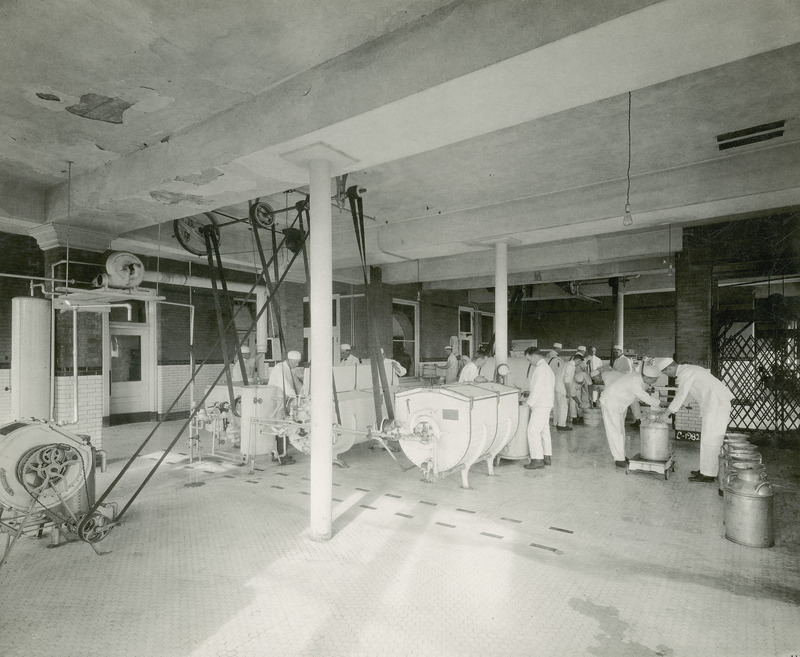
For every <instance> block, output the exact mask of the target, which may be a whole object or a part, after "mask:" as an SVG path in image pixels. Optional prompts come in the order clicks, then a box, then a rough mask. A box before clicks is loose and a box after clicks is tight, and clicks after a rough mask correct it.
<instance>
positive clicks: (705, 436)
mask: <svg viewBox="0 0 800 657" xmlns="http://www.w3.org/2000/svg"><path fill="white" fill-rule="evenodd" d="M700 415H701V416H702V422H701V424H700V473H701V474H704V475H708V476H709V477H716V476H717V474H718V472H719V461H718V456H719V448H720V447H722V443H723V442H724V440H725V432H726V431H727V430H728V423H729V422H730V421H731V403H730V402H728V401H716V400H712V402H711V403H710V404H709V405H708V406H706V407H705V408H701V409H700Z"/></svg>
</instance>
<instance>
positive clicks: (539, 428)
mask: <svg viewBox="0 0 800 657" xmlns="http://www.w3.org/2000/svg"><path fill="white" fill-rule="evenodd" d="M528 450H529V451H530V453H531V458H532V459H540V460H541V459H542V458H544V457H545V456H552V454H553V445H552V443H551V441H550V409H549V408H535V407H533V408H531V419H530V420H528Z"/></svg>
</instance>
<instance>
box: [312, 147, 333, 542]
mask: <svg viewBox="0 0 800 657" xmlns="http://www.w3.org/2000/svg"><path fill="white" fill-rule="evenodd" d="M309 174H310V176H311V188H310V189H311V206H310V209H309V213H310V221H311V226H310V230H311V236H310V244H311V246H310V254H311V257H310V258H309V275H310V278H311V281H310V288H311V290H310V295H309V296H310V300H309V309H310V313H311V340H310V341H309V342H310V345H311V346H310V351H311V353H310V358H311V388H310V390H311V538H312V539H314V540H315V541H327V540H328V539H330V537H331V522H332V515H331V513H332V512H331V508H332V507H331V505H332V502H331V498H332V496H333V412H332V408H333V390H332V387H331V380H332V377H333V354H332V347H331V340H332V339H333V330H332V328H331V303H332V298H333V251H332V246H331V243H332V240H333V237H332V230H331V163H330V162H329V161H327V160H311V161H310V162H309Z"/></svg>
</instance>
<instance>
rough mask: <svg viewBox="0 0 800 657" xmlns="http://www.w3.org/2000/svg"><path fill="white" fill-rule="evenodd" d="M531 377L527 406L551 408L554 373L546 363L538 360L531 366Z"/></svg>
mask: <svg viewBox="0 0 800 657" xmlns="http://www.w3.org/2000/svg"><path fill="white" fill-rule="evenodd" d="M531 370H532V371H531V378H530V381H529V384H528V389H529V390H530V394H529V395H528V406H530V407H531V408H547V409H551V408H553V389H554V387H555V374H553V370H551V369H550V367H548V365H547V363H546V362H545V361H543V360H540V361H539V362H538V363H536V365H535V366H534V367H532V368H531Z"/></svg>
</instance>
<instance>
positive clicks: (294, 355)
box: [286, 351, 302, 360]
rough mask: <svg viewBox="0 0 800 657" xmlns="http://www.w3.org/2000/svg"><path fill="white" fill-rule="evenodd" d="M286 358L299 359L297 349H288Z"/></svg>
mask: <svg viewBox="0 0 800 657" xmlns="http://www.w3.org/2000/svg"><path fill="white" fill-rule="evenodd" d="M286 358H288V359H289V360H300V359H301V358H302V356H301V355H300V352H299V351H290V352H289V353H288V354H286Z"/></svg>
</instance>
